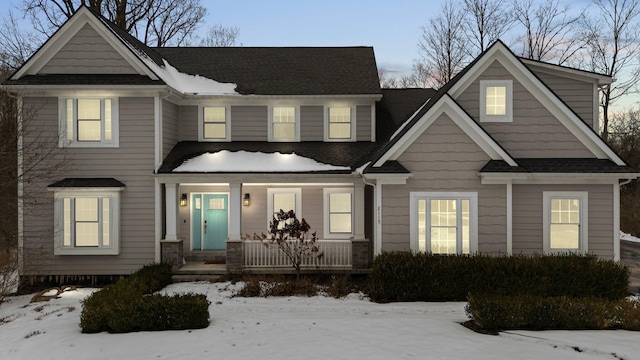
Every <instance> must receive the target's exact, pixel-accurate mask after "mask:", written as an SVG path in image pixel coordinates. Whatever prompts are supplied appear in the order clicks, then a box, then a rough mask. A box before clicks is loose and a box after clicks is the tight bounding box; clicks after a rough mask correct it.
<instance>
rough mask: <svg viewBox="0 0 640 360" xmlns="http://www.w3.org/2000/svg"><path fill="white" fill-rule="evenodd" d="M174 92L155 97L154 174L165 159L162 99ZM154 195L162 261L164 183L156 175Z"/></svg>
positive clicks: (157, 251)
mask: <svg viewBox="0 0 640 360" xmlns="http://www.w3.org/2000/svg"><path fill="white" fill-rule="evenodd" d="M171 95H173V92H172V91H171V90H169V91H167V92H166V93H165V94H164V95H162V94H158V96H155V97H154V103H155V99H158V104H154V112H155V115H154V116H155V117H156V119H155V120H154V125H155V127H157V129H155V130H156V136H157V139H156V149H155V151H154V153H155V154H157V156H154V162H155V164H154V165H155V167H154V169H153V173H154V174H156V175H157V174H158V170H160V166H161V165H162V161H163V160H164V159H163V158H162V157H163V155H164V154H162V111H161V110H162V101H163V100H165V99H168V98H169V97H170V96H171ZM154 196H155V201H154V202H155V209H154V210H155V214H154V216H155V239H156V241H155V243H156V245H155V261H156V262H160V261H161V260H162V259H161V255H162V254H161V252H162V249H161V245H160V241H161V240H162V207H163V204H162V185H161V184H160V182H159V180H158V178H157V177H154Z"/></svg>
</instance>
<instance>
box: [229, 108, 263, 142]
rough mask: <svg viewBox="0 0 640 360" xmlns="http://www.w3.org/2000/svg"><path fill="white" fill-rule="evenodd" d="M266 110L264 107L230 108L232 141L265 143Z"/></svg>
mask: <svg viewBox="0 0 640 360" xmlns="http://www.w3.org/2000/svg"><path fill="white" fill-rule="evenodd" d="M267 126H268V108H267V107H266V106H232V107H231V140H232V141H267V138H268V132H267V131H268V128H267Z"/></svg>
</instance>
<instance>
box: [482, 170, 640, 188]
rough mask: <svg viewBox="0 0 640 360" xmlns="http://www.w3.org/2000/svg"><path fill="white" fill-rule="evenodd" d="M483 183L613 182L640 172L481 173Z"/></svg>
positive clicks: (633, 176) (638, 175)
mask: <svg viewBox="0 0 640 360" xmlns="http://www.w3.org/2000/svg"><path fill="white" fill-rule="evenodd" d="M479 175H480V178H481V179H482V184H484V185H488V184H508V183H512V184H611V183H617V182H618V180H621V179H636V178H638V177H640V173H497V172H496V173H480V174H479Z"/></svg>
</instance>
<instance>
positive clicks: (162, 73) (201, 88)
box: [141, 54, 239, 95]
mask: <svg viewBox="0 0 640 360" xmlns="http://www.w3.org/2000/svg"><path fill="white" fill-rule="evenodd" d="M141 59H142V60H143V61H144V62H145V64H147V66H148V67H149V68H150V69H151V70H152V71H153V72H154V73H155V74H156V75H158V76H159V77H160V78H161V79H162V80H164V82H166V83H167V85H169V86H171V87H172V88H174V89H176V90H178V91H179V92H181V93H183V94H193V95H239V93H238V92H236V87H237V86H238V85H236V84H234V83H221V82H218V81H215V80H212V79H209V78H206V77H204V76H200V75H190V74H185V73H182V72H180V71H179V70H178V69H176V68H175V67H173V66H171V64H169V62H168V61H167V60H165V59H162V61H163V62H164V67H161V66H158V65H157V64H156V63H155V62H154V61H153V60H151V59H149V58H148V57H147V56H146V55H144V54H142V55H141Z"/></svg>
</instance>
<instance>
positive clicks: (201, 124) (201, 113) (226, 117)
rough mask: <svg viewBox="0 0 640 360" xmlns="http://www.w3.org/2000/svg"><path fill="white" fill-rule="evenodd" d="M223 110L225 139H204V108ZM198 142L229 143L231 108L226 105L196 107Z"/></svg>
mask: <svg viewBox="0 0 640 360" xmlns="http://www.w3.org/2000/svg"><path fill="white" fill-rule="evenodd" d="M206 107H214V108H216V107H217V108H224V124H225V137H224V139H222V138H220V139H209V138H205V137H204V108H206ZM198 141H202V142H226V141H231V107H230V106H228V105H226V106H225V105H213V104H205V105H199V106H198Z"/></svg>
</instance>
